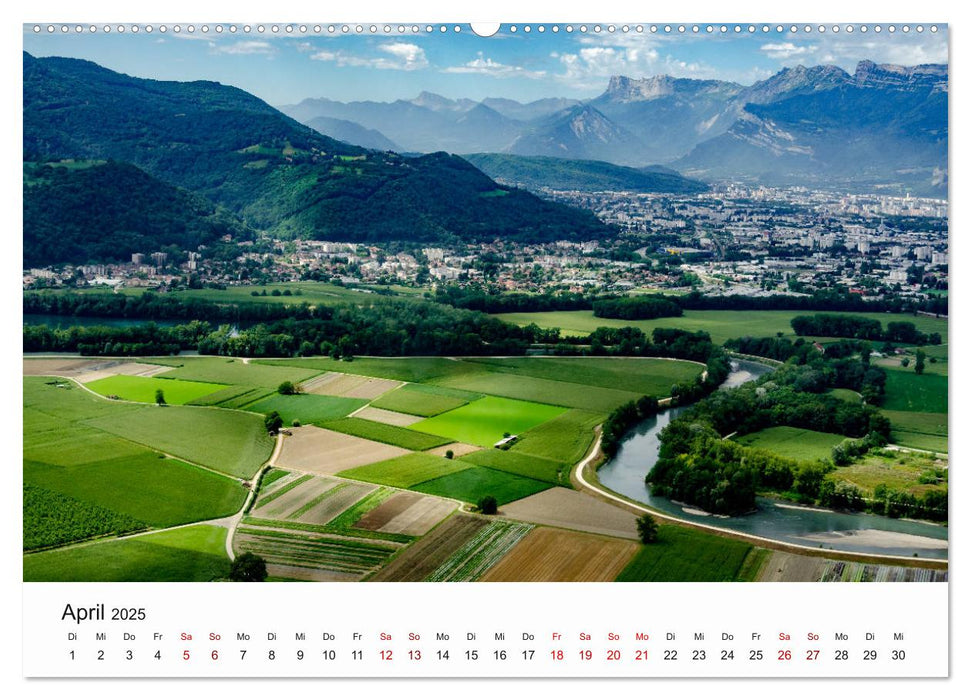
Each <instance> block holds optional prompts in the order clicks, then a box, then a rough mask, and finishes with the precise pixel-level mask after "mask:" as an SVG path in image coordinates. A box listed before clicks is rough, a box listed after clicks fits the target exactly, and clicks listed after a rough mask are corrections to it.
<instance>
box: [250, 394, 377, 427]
mask: <svg viewBox="0 0 971 700" xmlns="http://www.w3.org/2000/svg"><path fill="white" fill-rule="evenodd" d="M366 405H367V401H366V400H364V399H348V398H344V397H342V396H323V395H320V394H292V395H289V396H284V395H282V394H277V393H273V394H271V395H269V396H267V397H266V398H263V399H260V400H258V401H256V402H255V403H251V404H246V405H245V406H244V407H243V408H244V410H246V411H255V412H256V413H262V414H264V415H265V414H268V413H270V412H271V411H276V412H277V413H279V414H280V418H282V419H283V424H284V425H293V424H294V421H297V422H299V423H300V424H301V425H320V426H322V425H323V424H324V423H326V422H327V421H332V420H335V419H337V418H343V417H344V416H346V415H347V414H348V413H353V412H354V411H356V410H357V409H359V408H361V407H362V406H366Z"/></svg>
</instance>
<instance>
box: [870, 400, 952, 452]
mask: <svg viewBox="0 0 971 700" xmlns="http://www.w3.org/2000/svg"><path fill="white" fill-rule="evenodd" d="M882 413H883V415H885V416H886V417H887V418H889V419H890V423H891V425H892V426H893V431H892V432H891V433H890V441H891V442H893V443H895V444H897V445H904V446H905V447H916V448H917V449H920V450H930V451H932V452H945V453H946V452H947V447H948V443H947V436H948V425H947V414H946V413H917V412H915V411H887V410H883V411H882Z"/></svg>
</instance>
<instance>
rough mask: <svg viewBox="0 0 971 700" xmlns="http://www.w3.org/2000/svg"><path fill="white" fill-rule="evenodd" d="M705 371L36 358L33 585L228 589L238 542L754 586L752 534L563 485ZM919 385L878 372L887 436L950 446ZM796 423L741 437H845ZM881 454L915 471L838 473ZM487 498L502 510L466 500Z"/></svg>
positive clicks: (672, 366)
mask: <svg viewBox="0 0 971 700" xmlns="http://www.w3.org/2000/svg"><path fill="white" fill-rule="evenodd" d="M597 321H598V322H599V321H602V319H597ZM773 322H775V321H773ZM600 325H609V324H600ZM701 370H702V367H701V366H700V365H698V364H696V363H690V362H683V361H671V360H659V359H649V358H604V357H593V358H558V357H543V358H524V357H516V358H396V359H378V358H357V359H355V360H354V361H353V363H348V362H339V361H335V360H332V359H330V358H305V359H304V358H298V359H289V360H267V361H262V360H254V361H243V360H239V359H232V358H223V357H166V358H145V359H143V360H139V361H138V362H133V361H129V360H111V359H101V358H99V359H94V360H89V359H83V358H81V359H79V358H36V359H35V358H30V359H25V360H24V374H25V378H24V397H23V398H24V463H23V473H24V523H25V526H24V528H25V536H24V551H25V553H24V571H25V574H24V576H25V580H160V581H161V580H164V581H169V580H172V581H176V580H185V581H207V580H223V579H225V578H226V577H227V576H228V572H229V566H230V559H229V557H228V556H227V552H226V543H227V538H230V537H231V541H230V546H231V548H232V551H233V552H235V553H236V554H239V553H241V552H244V551H248V552H254V553H256V554H258V555H260V556H261V557H263V558H264V559H265V560H266V562H267V565H268V571H269V574H270V577H271V578H272V579H276V580H308V581H360V580H375V581H395V580H401V581H475V580H486V581H553V580H585V581H606V580H615V579H616V580H624V581H653V580H672V581H688V580H735V579H746V578H750V577H752V576H754V575H755V574H753V573H752V572H755V573H758V571H759V570H760V567H761V566H762V564H763V563H764V562H763V559H764V557H763V558H758V557H756V556H755V555H754V554H753V551H752V547H751V546H749V545H746V544H744V543H740V542H736V541H732V540H726V539H724V538H721V537H717V536H714V535H707V534H705V533H699V532H697V531H693V530H685V529H683V528H680V527H676V526H671V525H666V526H662V529H661V539H660V542H659V543H658V544H656V545H651V546H648V547H645V546H641V545H639V544H637V543H636V527H635V524H634V516H633V515H632V514H630V513H629V512H627V511H625V510H623V509H621V508H617V507H615V506H612V505H609V504H606V503H603V502H601V501H599V500H597V499H595V498H593V497H591V496H588V495H586V494H581V493H578V492H576V491H573V490H572V487H571V485H570V470H571V468H572V467H573V465H575V464H576V463H577V462H578V461H579V460H580V459H582V458H583V456H584V455H585V454H586V453H587V451H588V450H589V449H590V446H591V444H592V442H593V439H594V428H595V427H596V426H597V425H599V424H601V423H602V422H603V421H604V419H605V418H606V416H607V414H608V413H609V412H610V411H611V410H613V409H614V408H616V407H617V406H619V405H621V404H622V403H625V402H627V401H630V400H633V399H637V398H639V397H640V396H642V395H645V394H650V395H653V396H656V397H663V396H665V395H667V393H668V392H669V391H670V387H671V386H672V385H673V384H675V383H677V382H681V381H685V380H690V379H691V378H693V377H695V376H697V375H698V374H699V373H700V371H701ZM892 373H893V374H897V372H896V371H894V372H892ZM912 374H913V373H911V375H912ZM28 375H30V376H28ZM52 375H56V376H57V377H65V379H58V378H55V376H52ZM915 377H916V375H914V376H910V375H908V376H906V377H894V383H892V384H891V383H890V382H888V400H889V405H887V406H885V407H884V408H885V410H886V413H887V415H888V416H889V417H890V418H891V420H892V422H893V424H894V430H895V433H894V435H895V437H896V436H897V435H902V436H904V437H906V438H908V439H910V440H911V441H912V443H913V442H918V441H924V443H925V444H929V443H932V442H933V441H935V440H943V442H944V445H945V447H946V435H947V420H946V401H945V404H944V407H943V409H942V410H936V409H941V405H940V401H939V397H938V392H939V385H932V383H933V382H935V381H936V382H939V381H940V380H943V381H944V382H945V384H944V386H945V388H946V377H943V376H942V375H940V374H931V375H924V376H922V377H916V378H915ZM928 378H929V379H930V382H924V380H925V379H928ZM282 382H292V383H294V384H295V385H296V386H297V387H298V393H297V394H295V395H282V394H280V393H278V392H277V388H278V387H279V385H280V384H281V383H282ZM157 389H161V390H162V392H163V393H164V398H165V403H166V404H167V405H165V406H157V405H155V404H156V390H157ZM891 390H892V391H891ZM109 397H111V398H109ZM843 398H846V399H847V400H853V397H852V396H846V397H843ZM271 412H276V413H278V414H279V415H280V417H281V419H282V420H283V423H284V426H285V428H286V434H285V435H282V436H280V437H279V438H274V437H273V436H271V435H269V434H268V433H267V430H266V427H265V425H264V416H266V415H267V414H269V413H271ZM292 426H298V427H292ZM791 431H792V429H776V428H774V429H770V430H766V431H762V432H760V433H757V434H754V435H748V436H743V437H742V438H739V441H740V442H744V443H745V444H752V445H754V446H760V447H764V448H766V449H771V450H773V451H776V452H779V453H780V454H787V455H790V456H797V455H799V457H798V458H800V459H816V458H822V457H823V456H824V454H823V453H824V452H825V456H828V453H829V448H830V447H831V446H832V444H834V441H835V442H838V441H839V440H840V439H842V436H832V435H825V434H820V433H811V431H795V432H794V433H791ZM507 435H516V436H517V439H516V441H515V442H513V444H511V445H505V446H504V447H505V448H506V449H496V448H495V447H494V445H495V444H496V443H497V442H499V441H500V440H502V439H503V438H504V437H505V436H507ZM276 440H278V442H276ZM912 443H911V444H912ZM934 444H938V443H934ZM275 448H278V451H276V452H275ZM273 454H275V457H273V459H272V462H270V466H269V467H268V468H265V467H264V465H266V464H267V463H268V462H269V461H270V460H271V455H273ZM878 466H879V467H880V468H884V467H886V468H887V469H891V470H892V471H891V472H887V473H888V474H896V473H898V472H899V473H900V474H904V473H905V472H906V473H907V474H911V472H913V471H914V470H915V469H921V468H923V466H921V465H915V464H907V465H902V464H897V465H870V467H871V468H870V470H869V471H867V470H864V469H861V470H858V471H859V473H855V472H854V473H850V472H847V473H846V475H845V476H846V480H848V481H853V482H854V483H861V485H862V482H863V481H865V480H866V479H868V478H874V477H873V475H874V474H875V473H876V472H875V471H874V470H875V469H876V468H877V467H878ZM924 466H926V465H924ZM264 468H265V471H263V472H261V469H264ZM893 470H895V471H893ZM258 472H261V473H262V477H261V478H260V479H258V480H255V481H254V479H253V477H254V475H256V474H257V473H258ZM911 476H912V474H911ZM251 482H252V483H251ZM251 488H254V489H255V488H258V493H256V494H255V496H254V498H253V500H252V502H251V504H250V505H249V506H248V510H247V512H246V513H245V514H243V515H242V516H241V517H242V519H241V521H240V522H239V524H238V526H236V527H235V529H233V530H232V531H231V530H230V520H229V518H228V517H227V516H231V515H234V514H236V513H238V512H239V511H240V509H241V508H242V506H243V503H244V502H245V501H246V497H247V494H248V492H249V489H251ZM931 488H933V486H931ZM484 496H492V497H494V498H495V499H496V501H497V503H498V505H499V513H498V515H497V516H495V517H484V516H481V515H476V514H473V513H472V512H470V511H474V509H475V505H476V504H477V503H478V501H479V500H480V499H481V498H482V497H484ZM234 522H235V521H234ZM820 575H821V574H820Z"/></svg>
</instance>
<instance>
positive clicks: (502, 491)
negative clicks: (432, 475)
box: [412, 466, 551, 505]
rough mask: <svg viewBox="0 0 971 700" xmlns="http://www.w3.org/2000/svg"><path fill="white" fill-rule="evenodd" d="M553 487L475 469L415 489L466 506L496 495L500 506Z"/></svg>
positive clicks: (417, 486)
mask: <svg viewBox="0 0 971 700" xmlns="http://www.w3.org/2000/svg"><path fill="white" fill-rule="evenodd" d="M550 486H551V485H550V484H548V483H545V482H542V481H536V480H535V479H528V478H526V477H523V476H516V475H515V474H509V473H506V472H500V471H496V470H495V469H488V468H486V467H474V466H473V467H469V468H468V469H463V470H462V471H460V472H455V473H454V474H448V475H447V476H442V477H439V478H437V479H432V480H431V481H423V482H421V483H420V484H416V485H415V486H413V487H412V488H413V489H414V490H415V491H421V492H422V493H429V494H432V495H433V496H444V497H445V498H454V499H456V500H459V501H465V502H466V503H476V502H478V500H479V499H480V498H482V497H484V496H494V497H495V499H496V501H497V502H498V503H499V505H502V504H504V503H509V502H511V501H516V500H519V499H520V498H525V497H526V496H530V495H532V494H534V493H537V492H539V491H544V490H545V489H548V488H550Z"/></svg>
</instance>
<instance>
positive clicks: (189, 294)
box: [121, 282, 414, 306]
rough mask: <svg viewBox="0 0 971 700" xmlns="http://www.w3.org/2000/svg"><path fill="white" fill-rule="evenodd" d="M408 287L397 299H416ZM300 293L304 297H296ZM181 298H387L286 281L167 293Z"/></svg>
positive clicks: (132, 291)
mask: <svg viewBox="0 0 971 700" xmlns="http://www.w3.org/2000/svg"><path fill="white" fill-rule="evenodd" d="M287 289H289V290H290V294H291V296H284V295H283V292H284V291H285V290H287ZM406 289H407V288H404V287H392V288H391V290H392V291H396V292H401V293H400V294H399V295H398V296H396V298H398V299H401V298H408V297H410V296H414V293H413V292H412V290H407V291H409V292H412V293H411V294H406V293H404V291H405V290H406ZM263 290H266V296H255V297H254V296H253V295H252V292H254V291H255V292H256V293H257V294H260V293H261V292H262V291H263ZM273 290H279V292H280V296H273ZM297 290H299V291H300V294H299V295H298V294H296V292H297ZM121 293H122V294H129V295H131V296H140V295H141V294H142V293H143V290H141V289H136V288H123V289H122V290H121ZM167 293H168V294H171V295H173V296H175V297H179V298H181V299H197V300H201V301H211V302H215V303H217V304H242V303H245V304H274V305H289V306H300V305H301V304H311V305H313V306H316V305H330V304H340V303H344V302H364V303H367V302H373V301H375V300H376V299H384V298H386V297H384V296H379V295H377V294H374V293H371V292H367V291H361V290H358V289H348V288H347V287H338V286H336V285H333V284H327V283H325V282H282V283H274V284H258V285H244V286H238V287H227V288H226V289H183V290H179V291H175V292H167Z"/></svg>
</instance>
